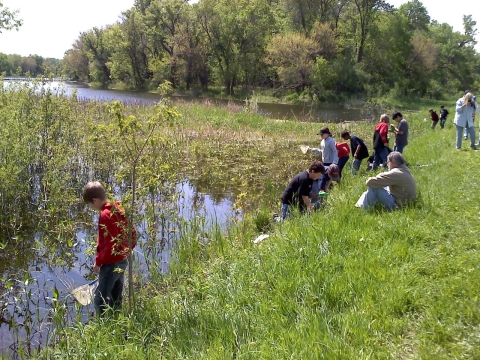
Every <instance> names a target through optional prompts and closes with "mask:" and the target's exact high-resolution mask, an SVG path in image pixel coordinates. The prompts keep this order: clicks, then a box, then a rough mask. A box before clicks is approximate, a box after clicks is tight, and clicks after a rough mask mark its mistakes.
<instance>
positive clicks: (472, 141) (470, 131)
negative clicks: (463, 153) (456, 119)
mask: <svg viewBox="0 0 480 360" xmlns="http://www.w3.org/2000/svg"><path fill="white" fill-rule="evenodd" d="M455 126H456V128H457V144H456V147H457V149H461V148H462V136H463V129H464V128H463V127H462V126H458V125H455ZM465 130H466V131H467V133H468V134H470V146H471V147H474V146H475V127H474V126H470V127H469V128H466V129H465Z"/></svg>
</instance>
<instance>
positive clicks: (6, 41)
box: [0, 0, 480, 59]
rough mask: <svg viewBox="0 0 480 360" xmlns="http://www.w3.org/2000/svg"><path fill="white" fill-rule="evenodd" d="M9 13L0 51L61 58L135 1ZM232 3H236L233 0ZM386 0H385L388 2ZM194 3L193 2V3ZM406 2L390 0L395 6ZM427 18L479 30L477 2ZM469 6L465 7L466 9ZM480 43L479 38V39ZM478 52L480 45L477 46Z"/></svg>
mask: <svg viewBox="0 0 480 360" xmlns="http://www.w3.org/2000/svg"><path fill="white" fill-rule="evenodd" d="M2 1H3V5H4V6H5V7H8V8H10V10H19V18H21V19H22V20H23V22H24V23H23V26H21V27H20V29H19V30H18V31H4V32H3V33H1V34H0V52H2V53H5V54H20V55H22V56H28V55H30V54H37V55H41V56H43V57H54V58H58V59H61V58H63V55H64V53H65V51H67V50H68V49H70V48H71V45H72V43H73V42H74V40H75V39H76V38H78V35H79V34H80V32H82V31H86V30H89V29H91V28H93V27H94V26H97V27H102V26H105V25H108V24H113V23H115V22H116V21H118V20H119V16H120V14H121V13H122V11H124V10H127V9H129V8H131V7H132V6H133V3H134V0H82V1H71V0H2ZM232 1H235V0H232ZM387 1H388V0H387ZM192 2H195V1H192ZM405 2H407V1H404V0H390V1H389V3H390V4H392V5H394V6H395V7H399V6H400V5H401V4H403V3H405ZM422 3H423V4H424V5H425V7H426V8H427V10H428V13H429V14H430V17H431V18H432V19H435V20H437V21H439V22H440V23H443V22H446V23H448V24H450V25H452V26H453V28H454V30H456V31H462V30H463V26H462V24H463V22H462V19H463V15H464V14H466V15H469V14H472V15H473V19H474V20H475V21H477V23H478V27H479V28H480V1H478V0H473V1H467V2H458V4H460V6H455V5H454V4H455V3H454V2H453V0H424V1H422ZM467 4H468V6H466V5H467ZM479 41H480V38H479ZM477 51H480V44H478V45H477Z"/></svg>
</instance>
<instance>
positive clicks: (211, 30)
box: [197, 0, 273, 94]
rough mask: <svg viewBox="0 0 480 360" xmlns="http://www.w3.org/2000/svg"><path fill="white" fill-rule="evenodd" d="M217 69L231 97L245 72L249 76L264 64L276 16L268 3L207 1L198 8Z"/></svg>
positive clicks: (261, 1)
mask: <svg viewBox="0 0 480 360" xmlns="http://www.w3.org/2000/svg"><path fill="white" fill-rule="evenodd" d="M197 16H198V20H199V22H200V24H201V26H202V28H203V30H204V31H205V34H206V37H207V39H208V42H209V45H210V51H211V53H212V58H211V63H212V67H213V69H215V70H217V73H218V77H219V78H220V79H221V81H222V82H223V84H224V86H225V88H226V91H227V93H228V94H233V89H234V86H235V85H236V84H237V81H238V77H239V76H240V74H241V72H242V71H243V73H244V75H247V74H248V73H249V72H250V70H249V68H250V69H251V68H252V67H253V66H255V64H256V62H257V61H258V62H259V61H260V59H261V56H262V54H263V49H264V46H265V39H266V36H267V35H268V34H269V33H270V30H271V27H272V22H273V14H272V13H271V11H270V8H269V7H268V4H267V2H266V1H265V0H239V1H229V0H220V1H214V0H204V1H202V2H200V3H199V4H198V7H197Z"/></svg>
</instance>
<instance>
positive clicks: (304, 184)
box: [273, 160, 325, 221]
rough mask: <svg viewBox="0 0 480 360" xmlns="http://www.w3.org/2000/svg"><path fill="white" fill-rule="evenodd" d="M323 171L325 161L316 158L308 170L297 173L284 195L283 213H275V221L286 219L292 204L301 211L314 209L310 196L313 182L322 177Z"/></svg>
mask: <svg viewBox="0 0 480 360" xmlns="http://www.w3.org/2000/svg"><path fill="white" fill-rule="evenodd" d="M323 173H325V167H324V166H323V163H322V162H321V161H319V160H316V161H314V162H312V163H311V164H310V167H309V168H308V170H306V171H302V172H301V173H299V174H297V175H296V176H295V177H294V178H293V179H292V180H291V181H290V184H288V186H287V188H286V189H285V192H284V193H283V195H282V198H281V200H282V215H281V216H279V215H278V214H274V215H273V219H274V221H281V220H285V219H286V218H287V217H288V214H289V212H290V206H298V208H299V209H300V212H301V213H304V212H305V211H306V210H309V211H312V210H313V206H312V203H311V202H310V198H309V195H310V192H311V191H312V184H313V182H314V181H316V180H318V179H320V176H322V174H323Z"/></svg>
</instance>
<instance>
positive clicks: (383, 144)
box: [372, 114, 390, 170]
mask: <svg viewBox="0 0 480 360" xmlns="http://www.w3.org/2000/svg"><path fill="white" fill-rule="evenodd" d="M389 123H390V118H389V117H388V115H387V114H383V115H382V116H380V122H379V123H378V124H377V126H375V132H374V133H373V149H374V154H373V164H372V169H373V170H375V169H376V168H378V166H379V165H380V164H383V166H385V163H386V162H387V155H388V124H389Z"/></svg>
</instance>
